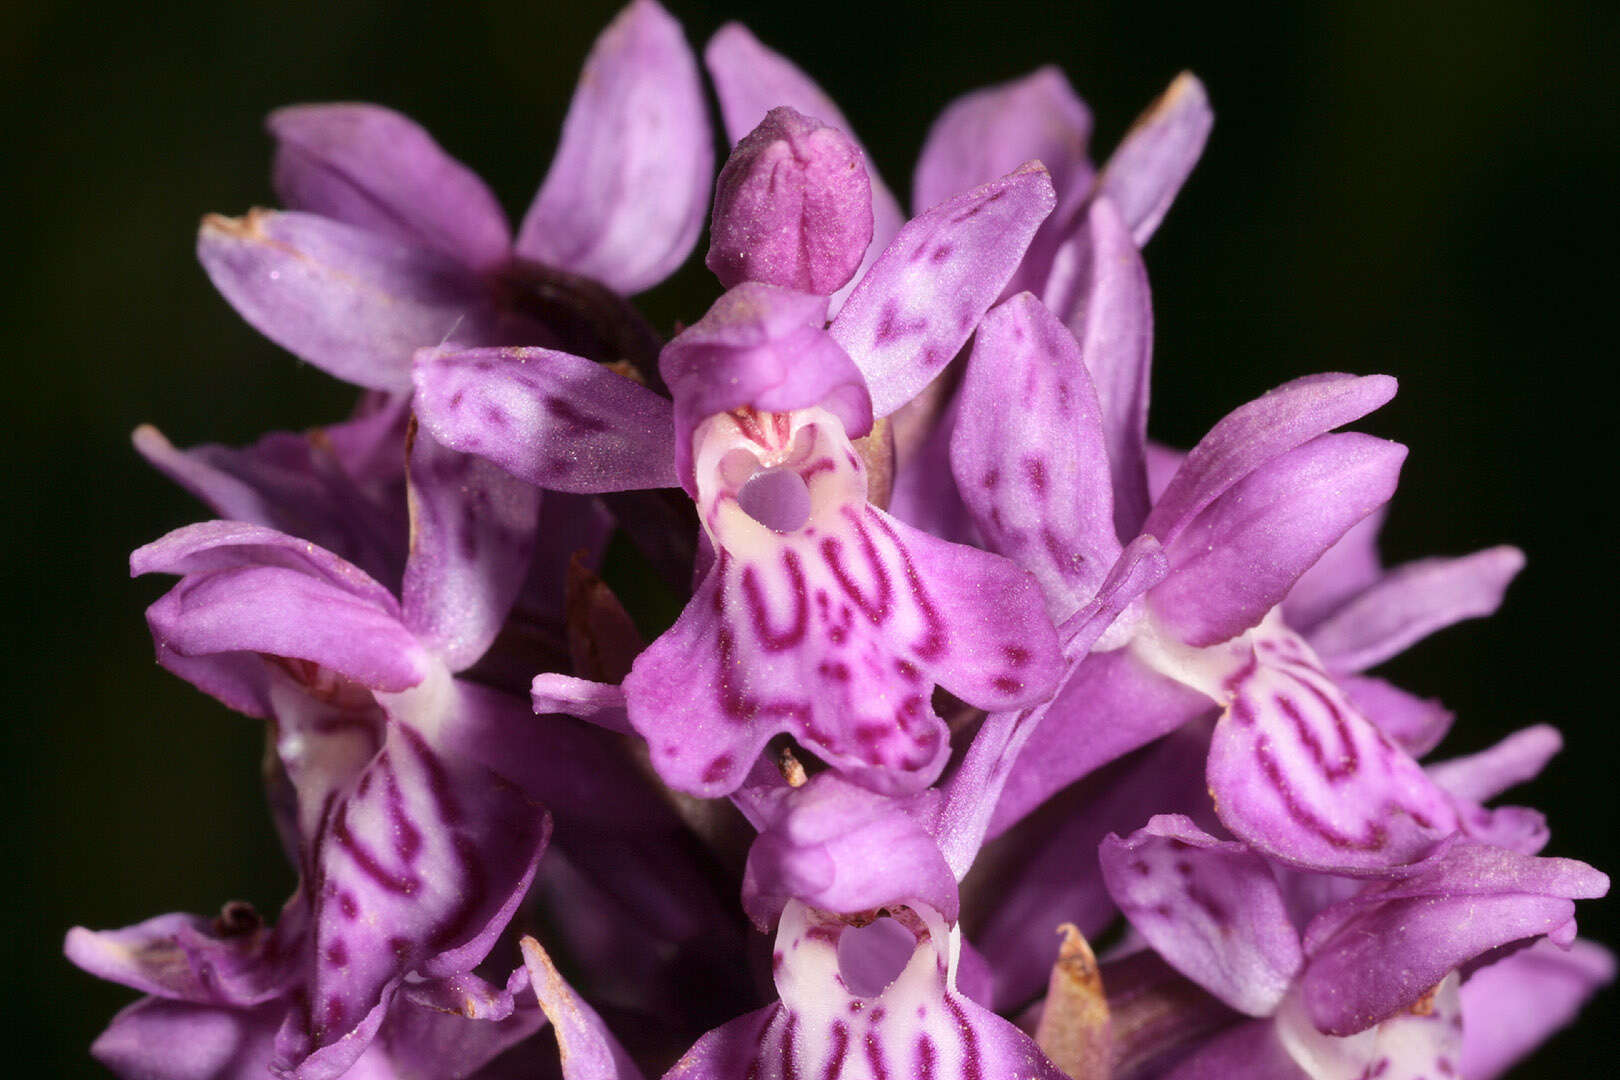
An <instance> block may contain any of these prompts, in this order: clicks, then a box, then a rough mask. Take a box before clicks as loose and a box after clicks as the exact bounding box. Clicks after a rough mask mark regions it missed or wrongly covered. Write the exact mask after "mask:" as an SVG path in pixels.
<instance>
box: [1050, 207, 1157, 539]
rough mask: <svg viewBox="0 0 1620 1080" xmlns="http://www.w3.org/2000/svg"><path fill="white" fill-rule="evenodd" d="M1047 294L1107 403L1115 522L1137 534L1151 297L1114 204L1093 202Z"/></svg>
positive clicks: (1144, 503) (1062, 253) (1144, 488)
mask: <svg viewBox="0 0 1620 1080" xmlns="http://www.w3.org/2000/svg"><path fill="white" fill-rule="evenodd" d="M1043 299H1045V301H1046V303H1047V305H1048V306H1049V307H1051V309H1052V310H1053V312H1055V313H1056V314H1057V315H1058V316H1059V317H1061V318H1062V319H1063V321H1064V323H1065V324H1067V325H1068V327H1069V328H1070V329H1071V330H1073V331H1074V335H1075V337H1076V338H1077V339H1078V340H1079V341H1080V343H1081V346H1080V351H1081V356H1082V357H1083V358H1084V360H1085V363H1086V369H1087V370H1088V371H1089V372H1090V373H1091V379H1092V381H1093V383H1094V384H1095V385H1096V388H1097V399H1098V402H1099V403H1100V404H1101V406H1102V417H1103V419H1102V427H1103V437H1104V439H1105V440H1106V442H1107V446H1108V463H1109V472H1110V475H1111V476H1112V477H1113V482H1114V500H1115V501H1114V524H1115V527H1116V529H1117V531H1118V533H1119V535H1120V536H1135V535H1136V534H1137V532H1138V531H1139V530H1140V528H1141V526H1142V522H1143V520H1144V519H1146V517H1147V515H1148V506H1149V502H1150V500H1149V498H1148V480H1147V465H1146V450H1145V446H1144V444H1145V442H1146V439H1147V410H1148V377H1149V374H1150V371H1151V368H1152V361H1153V302H1152V298H1151V297H1150V295H1149V293H1148V281H1147V269H1146V268H1145V267H1144V266H1143V265H1142V256H1141V253H1140V252H1138V251H1137V249H1136V243H1135V242H1134V241H1133V240H1132V239H1131V236H1130V233H1129V232H1128V231H1127V230H1126V228H1125V222H1124V221H1122V220H1121V219H1120V216H1119V212H1118V210H1117V209H1116V208H1115V207H1114V204H1113V203H1112V202H1110V201H1109V200H1107V199H1094V200H1093V201H1092V202H1091V204H1090V205H1089V207H1088V208H1087V210H1086V215H1085V217H1084V219H1083V220H1082V221H1081V222H1080V225H1079V228H1078V230H1077V231H1076V233H1075V235H1074V236H1073V237H1071V238H1070V239H1069V240H1068V241H1067V242H1065V244H1064V245H1063V246H1062V247H1061V248H1060V249H1059V250H1058V252H1057V254H1056V255H1055V265H1054V268H1053V273H1052V281H1051V282H1050V283H1049V284H1048V285H1047V287H1046V290H1045V292H1044V293H1043Z"/></svg>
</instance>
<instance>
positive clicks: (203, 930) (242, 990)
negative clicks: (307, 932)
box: [63, 903, 302, 1008]
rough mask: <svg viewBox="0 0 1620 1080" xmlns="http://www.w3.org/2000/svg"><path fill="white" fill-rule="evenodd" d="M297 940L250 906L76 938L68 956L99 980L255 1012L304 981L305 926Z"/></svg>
mask: <svg viewBox="0 0 1620 1080" xmlns="http://www.w3.org/2000/svg"><path fill="white" fill-rule="evenodd" d="M288 925H289V926H290V927H291V928H292V929H291V931H290V933H288V932H283V933H278V932H277V931H276V929H274V928H272V927H270V926H267V925H265V923H264V921H263V920H262V919H260V917H259V914H258V912H256V911H254V910H253V908H252V907H250V906H249V905H247V904H241V903H232V904H227V905H226V906H225V908H224V910H223V911H222V912H221V913H220V915H219V916H217V917H215V918H213V919H205V918H201V917H200V916H196V915H179V914H176V915H159V916H157V917H156V918H152V919H147V920H146V921H145V922H141V923H136V924H135V925H134V926H128V927H125V928H124V929H122V930H102V931H91V930H86V929H85V928H84V927H82V926H76V927H74V928H73V929H71V930H69V931H68V934H67V941H66V943H65V944H64V946H63V952H64V953H66V955H67V958H68V959H69V960H70V961H72V962H73V963H74V964H77V965H78V966H79V967H81V968H83V969H84V970H85V971H88V972H89V973H90V974H92V975H94V976H96V977H97V978H101V979H107V980H110V981H112V982H118V983H123V984H124V985H125V986H131V987H134V988H135V989H136V990H139V991H141V992H142V993H146V994H151V995H154V996H156V997H161V998H170V999H173V1000H176V1001H189V1002H192V1003H193V1004H197V1005H220V1006H226V1007H230V1008H248V1007H252V1006H255V1005H260V1004H263V1003H264V1002H266V1001H269V1000H270V999H272V998H275V997H278V996H280V995H281V994H282V993H284V992H285V991H286V990H287V989H288V988H289V986H290V984H291V982H292V980H293V979H294V978H295V976H296V975H297V971H296V968H295V966H294V965H295V964H296V959H297V957H296V953H297V949H298V945H299V942H298V940H297V937H298V934H299V931H300V928H301V926H302V919H301V918H300V917H299V916H298V915H297V914H293V915H291V917H290V918H289V920H288Z"/></svg>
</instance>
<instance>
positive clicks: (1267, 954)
mask: <svg viewBox="0 0 1620 1080" xmlns="http://www.w3.org/2000/svg"><path fill="white" fill-rule="evenodd" d="M1099 860H1100V862H1101V865H1102V875H1103V880H1104V881H1105V882H1106V883H1107V885H1108V891H1109V894H1110V895H1112V896H1113V898H1114V902H1115V903H1117V904H1119V906H1120V910H1122V911H1123V912H1124V913H1125V917H1126V918H1127V919H1129V920H1130V921H1131V925H1132V926H1134V927H1135V928H1136V929H1137V931H1138V932H1140V933H1141V934H1142V935H1143V936H1144V937H1146V938H1147V940H1148V942H1149V943H1150V944H1151V945H1152V946H1153V947H1154V949H1155V950H1157V951H1158V953H1159V955H1160V956H1163V957H1164V958H1165V959H1166V960H1168V961H1169V962H1170V964H1171V965H1172V966H1173V967H1175V968H1176V969H1177V970H1178V971H1180V972H1181V973H1182V974H1183V975H1186V976H1187V977H1188V978H1190V979H1192V980H1193V981H1194V982H1196V983H1198V984H1199V985H1200V986H1202V987H1203V988H1204V989H1206V990H1208V991H1209V992H1210V993H1212V994H1214V995H1215V996H1216V997H1218V998H1220V999H1221V1000H1222V1001H1224V1002H1226V1003H1227V1004H1228V1005H1230V1006H1232V1008H1234V1009H1236V1010H1238V1011H1239V1012H1243V1013H1248V1014H1249V1015H1250V1016H1269V1015H1271V1013H1272V1011H1273V1010H1274V1009H1276V1007H1277V1005H1278V1003H1279V1002H1281V1001H1282V999H1283V995H1285V994H1286V993H1287V992H1288V987H1289V985H1290V984H1291V983H1292V981H1293V978H1294V974H1295V973H1296V972H1297V971H1299V969H1300V966H1301V965H1302V964H1303V963H1304V959H1305V958H1304V955H1303V953H1302V952H1301V951H1300V946H1299V934H1298V933H1297V932H1296V931H1295V930H1294V925H1293V923H1291V922H1289V920H1288V912H1287V911H1286V910H1285V909H1284V906H1283V898H1282V893H1281V892H1280V891H1279V890H1278V888H1277V882H1276V879H1275V878H1273V877H1272V875H1271V870H1270V868H1269V867H1268V866H1267V865H1266V861H1265V860H1264V859H1262V858H1261V857H1260V856H1259V855H1257V854H1255V853H1254V852H1253V851H1251V850H1250V849H1249V848H1248V847H1247V846H1245V845H1243V844H1239V843H1223V842H1221V841H1219V840H1216V839H1215V838H1214V837H1213V836H1210V835H1209V834H1208V833H1206V832H1204V831H1203V830H1201V829H1199V828H1198V826H1196V825H1194V824H1193V822H1192V821H1191V819H1189V818H1185V817H1182V816H1180V815H1173V814H1160V815H1157V816H1155V817H1154V818H1153V819H1152V820H1151V821H1149V822H1148V823H1147V826H1146V827H1145V828H1142V829H1139V830H1137V831H1136V832H1134V833H1132V834H1131V835H1130V836H1129V837H1128V838H1127V839H1124V840H1121V839H1120V838H1119V837H1118V836H1116V835H1111V836H1109V837H1108V838H1107V839H1105V840H1104V841H1103V842H1102V847H1101V849H1100V851H1099Z"/></svg>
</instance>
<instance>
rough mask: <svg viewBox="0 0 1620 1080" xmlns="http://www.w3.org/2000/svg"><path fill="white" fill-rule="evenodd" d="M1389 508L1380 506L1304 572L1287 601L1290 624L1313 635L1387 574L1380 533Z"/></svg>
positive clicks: (1305, 633)
mask: <svg viewBox="0 0 1620 1080" xmlns="http://www.w3.org/2000/svg"><path fill="white" fill-rule="evenodd" d="M1388 511H1389V507H1387V506H1384V507H1380V508H1379V509H1377V510H1374V511H1373V512H1372V513H1371V514H1368V515H1367V516H1366V517H1364V518H1362V519H1361V520H1360V521H1359V522H1357V523H1356V524H1355V525H1353V526H1351V528H1350V531H1349V532H1347V533H1345V534H1344V535H1343V536H1342V537H1340V538H1339V542H1338V543H1336V544H1334V545H1333V546H1332V547H1330V548H1328V549H1327V550H1326V551H1325V552H1323V553H1322V557H1321V558H1320V559H1318V560H1316V564H1315V565H1314V566H1312V567H1311V568H1310V569H1309V570H1307V571H1305V573H1303V574H1301V575H1300V578H1299V580H1298V581H1296V582H1294V587H1293V588H1292V589H1290V590H1289V592H1288V596H1287V598H1286V599H1285V600H1284V601H1283V620H1284V621H1285V622H1287V623H1288V625H1289V626H1291V627H1293V628H1294V629H1295V630H1298V631H1299V632H1300V633H1302V634H1304V635H1305V636H1306V637H1307V638H1308V637H1310V636H1311V631H1312V630H1313V629H1315V627H1316V626H1317V625H1318V624H1319V623H1321V621H1322V620H1323V619H1325V618H1327V616H1329V615H1331V614H1332V613H1333V612H1334V611H1335V610H1337V609H1338V608H1339V607H1341V606H1342V605H1343V604H1344V603H1345V601H1347V600H1349V599H1350V598H1351V597H1353V596H1355V595H1356V594H1357V593H1359V592H1361V591H1362V590H1363V589H1366V588H1367V587H1368V586H1369V585H1371V584H1373V583H1374V582H1375V581H1377V580H1378V579H1379V578H1380V577H1382V576H1383V574H1384V564H1383V562H1382V561H1381V560H1380V559H1379V557H1378V534H1379V532H1380V531H1382V529H1383V527H1384V518H1385V517H1386V516H1387V515H1388Z"/></svg>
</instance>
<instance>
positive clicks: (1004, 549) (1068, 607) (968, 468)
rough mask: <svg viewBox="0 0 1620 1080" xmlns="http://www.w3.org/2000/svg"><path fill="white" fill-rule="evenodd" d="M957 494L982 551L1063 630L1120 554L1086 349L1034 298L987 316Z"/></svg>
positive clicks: (955, 439)
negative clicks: (1008, 570)
mask: <svg viewBox="0 0 1620 1080" xmlns="http://www.w3.org/2000/svg"><path fill="white" fill-rule="evenodd" d="M958 399H959V401H960V406H959V408H960V412H959V413H958V415H957V421H956V431H955V433H954V434H953V435H952V437H951V466H952V471H953V472H954V473H955V475H956V481H957V489H958V490H959V491H960V492H961V494H962V498H963V500H964V501H965V502H966V503H967V505H968V507H969V509H971V510H972V512H973V517H974V521H975V523H976V524H977V525H978V528H979V532H980V534H981V535H982V536H983V537H984V538H985V540H986V541H987V546H988V547H989V548H990V549H991V550H992V551H995V552H996V553H997V554H1000V555H1005V556H1006V557H1008V558H1010V559H1012V560H1013V561H1014V562H1016V563H1017V564H1018V565H1019V566H1021V567H1023V568H1024V569H1025V570H1028V571H1029V572H1030V573H1032V574H1034V575H1035V579H1036V580H1037V581H1038V582H1040V585H1041V590H1042V592H1043V593H1044V594H1045V596H1046V606H1047V613H1048V614H1049V615H1051V616H1052V619H1053V621H1055V622H1061V621H1062V620H1063V619H1065V618H1067V617H1068V616H1069V615H1071V614H1073V613H1074V611H1075V610H1076V609H1077V608H1078V607H1080V606H1081V605H1082V604H1084V603H1086V601H1088V600H1090V599H1091V597H1092V595H1093V594H1094V593H1095V591H1096V589H1097V587H1098V586H1099V585H1100V584H1101V583H1102V580H1103V577H1104V575H1106V574H1107V573H1108V571H1109V568H1110V567H1111V566H1113V564H1114V560H1115V559H1116V558H1117V557H1118V556H1119V552H1120V547H1119V541H1118V539H1116V537H1115V534H1114V515H1113V490H1112V485H1111V484H1110V481H1109V476H1108V453H1107V448H1106V446H1105V445H1104V441H1103V431H1102V417H1101V414H1100V412H1099V408H1098V405H1097V395H1096V392H1095V391H1094V390H1093V389H1092V385H1091V378H1090V376H1089V375H1088V374H1087V373H1086V368H1085V364H1084V363H1083V362H1082V360H1081V358H1080V346H1079V344H1078V343H1077V342H1076V341H1075V340H1074V337H1073V335H1071V334H1070V333H1069V332H1068V330H1067V329H1065V328H1064V326H1063V324H1062V323H1060V322H1058V321H1057V319H1056V318H1054V317H1053V315H1052V313H1051V312H1049V311H1047V310H1046V308H1045V307H1043V306H1042V305H1041V302H1040V301H1039V300H1037V299H1035V297H1033V296H1031V295H1030V294H1029V293H1020V294H1019V295H1017V296H1015V297H1013V298H1012V299H1011V300H1009V301H1007V302H1006V303H1005V304H1002V305H1001V306H999V307H997V308H995V309H994V310H993V311H991V312H990V313H989V314H988V315H986V316H985V318H984V322H983V323H982V324H981V325H980V327H979V331H978V336H977V339H976V340H975V343H974V346H973V353H972V356H971V358H970V359H969V361H968V367H967V373H966V375H965V377H964V379H963V382H962V386H961V389H960V390H959V391H958Z"/></svg>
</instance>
